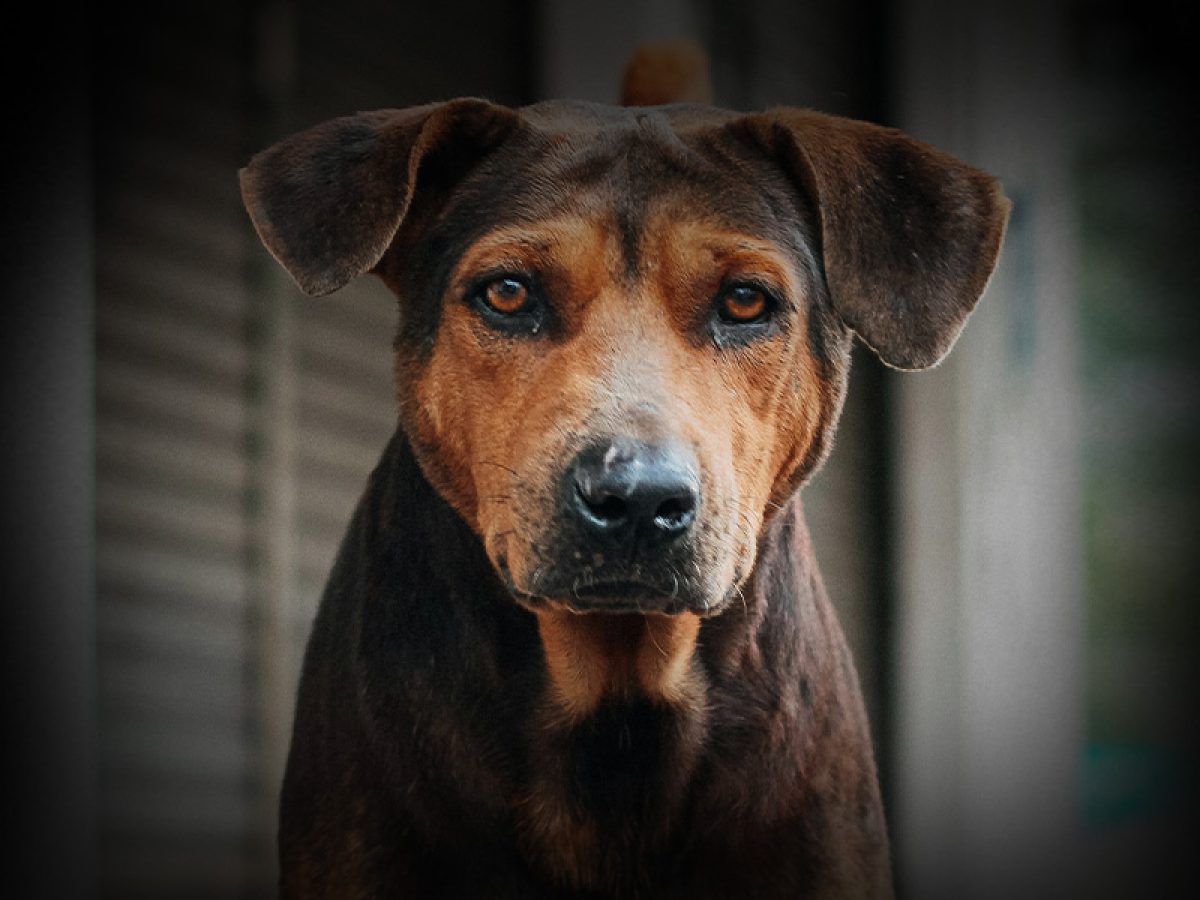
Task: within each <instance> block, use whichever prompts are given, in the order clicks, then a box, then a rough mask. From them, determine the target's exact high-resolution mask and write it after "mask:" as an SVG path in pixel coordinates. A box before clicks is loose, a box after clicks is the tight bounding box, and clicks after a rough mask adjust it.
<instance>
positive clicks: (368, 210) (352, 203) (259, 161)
mask: <svg viewBox="0 0 1200 900" xmlns="http://www.w3.org/2000/svg"><path fill="white" fill-rule="evenodd" d="M516 125H517V115H516V113H515V112H513V111H512V110H511V109H508V108H507V107H503V106H496V105H494V104H492V103H488V102H487V101H485V100H452V101H449V102H447V103H437V104H432V105H429V106H419V107H414V108H411V109H385V110H378V111H376V112H367V113H359V114H358V115H356V116H348V117H346V118H342V119H334V120H333V121H331V122H326V123H324V124H323V125H318V126H316V127H315V128H311V129H309V130H308V131H304V132H301V133H299V134H295V135H292V136H291V137H289V138H285V139H284V140H282V141H280V142H279V143H278V144H275V145H274V146H273V147H270V148H269V149H267V150H264V151H263V152H262V153H259V154H258V155H257V156H255V157H254V158H253V159H252V160H250V164H249V165H248V166H246V168H244V169H242V170H241V173H240V178H241V187H242V201H243V202H244V203H245V204H246V210H247V211H248V212H249V213H250V218H251V220H252V221H253V222H254V227H255V229H256V230H257V231H258V236H259V237H260V238H262V242H263V243H264V244H265V245H266V246H267V249H268V250H270V251H271V254H272V255H273V256H274V257H275V258H276V259H277V260H278V261H279V263H280V264H281V265H282V266H283V267H284V268H285V269H287V271H288V272H289V273H290V274H291V276H292V277H293V278H294V279H295V280H296V283H297V284H298V285H299V286H300V288H301V289H302V290H303V291H304V292H305V293H308V294H314V295H321V294H328V293H330V292H331V291H336V290H337V289H338V288H340V287H342V286H344V285H345V284H346V283H347V282H349V281H350V280H351V279H352V278H354V277H355V276H357V275H361V274H362V273H363V272H366V271H369V270H370V269H372V268H374V266H375V265H376V264H377V263H378V262H379V260H380V259H382V258H383V255H384V253H385V252H387V248H388V247H389V246H390V244H391V242H392V239H393V238H394V237H395V236H396V232H397V230H398V229H399V228H400V223H401V222H402V221H403V220H404V215H405V213H406V212H407V210H408V208H409V204H410V203H411V201H412V197H413V192H414V190H415V189H416V185H417V173H418V171H419V170H420V168H421V164H422V161H423V160H425V159H426V158H427V157H429V156H430V155H431V154H433V153H435V152H437V153H442V152H445V153H448V154H450V155H451V157H452V158H453V159H452V163H453V164H454V165H458V166H460V167H462V168H466V167H467V166H469V165H470V164H471V163H472V162H474V161H476V160H477V159H478V158H479V157H481V156H482V155H483V154H484V153H486V152H487V150H489V149H491V148H492V147H494V146H495V145H496V144H498V143H499V142H500V141H502V140H503V139H504V138H505V137H507V136H508V134H509V133H511V131H512V130H513V129H514V128H515V127H516Z"/></svg>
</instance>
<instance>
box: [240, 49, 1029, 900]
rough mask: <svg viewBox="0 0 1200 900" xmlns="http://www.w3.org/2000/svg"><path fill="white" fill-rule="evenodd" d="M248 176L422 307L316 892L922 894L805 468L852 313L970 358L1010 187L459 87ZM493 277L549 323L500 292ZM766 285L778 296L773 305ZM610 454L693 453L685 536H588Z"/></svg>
mask: <svg viewBox="0 0 1200 900" xmlns="http://www.w3.org/2000/svg"><path fill="white" fill-rule="evenodd" d="M639 65H640V64H639ZM653 68H654V67H653V66H651V67H650V70H653ZM631 71H634V70H631ZM637 71H646V69H645V67H644V66H643V67H642V69H640V70H637ZM672 77H674V76H672ZM645 87H646V86H645V85H642V86H641V87H639V88H638V90H642V88H645ZM652 87H653V85H650V88H652ZM647 90H649V88H647ZM651 93H652V92H651ZM646 96H650V94H646ZM242 185H243V196H244V198H245V200H246V205H247V208H248V209H249V211H250V214H251V217H252V219H253V221H254V223H255V225H256V227H257V228H258V230H259V233H260V235H261V236H262V238H263V240H264V242H265V243H266V244H267V246H268V247H269V248H270V250H271V251H272V252H273V253H274V254H275V255H276V257H277V258H278V259H279V260H280V262H281V263H282V264H283V265H284V266H285V267H286V268H287V269H288V270H289V271H290V272H292V274H293V275H294V276H295V277H296V279H297V281H298V283H299V284H300V285H301V286H302V287H304V288H305V289H306V290H308V291H310V292H314V293H323V292H327V291H329V290H334V289H336V288H337V287H340V286H341V285H342V284H344V283H345V282H346V281H348V280H349V279H350V278H352V277H354V276H355V275H357V274H361V273H363V272H366V271H373V272H374V273H375V274H377V275H378V276H379V277H381V278H382V279H383V281H384V282H385V283H386V284H387V285H388V286H389V287H390V288H391V289H392V290H393V291H394V292H395V293H396V295H397V296H398V298H399V301H400V309H401V327H400V329H399V332H398V334H397V337H396V342H395V349H396V360H395V371H396V385H397V396H398V399H399V423H398V428H397V431H396V434H395V436H394V437H393V439H392V442H391V444H390V445H389V447H388V449H387V450H386V451H385V453H384V456H383V459H382V460H381V462H380V464H379V467H378V468H377V469H376V471H375V473H374V474H373V475H372V478H371V482H370V484H369V485H368V488H367V491H366V493H365V494H364V496H363V499H362V501H361V503H360V505H359V508H358V511H357V512H356V514H355V518H354V521H353V522H352V524H351V527H350V531H349V532H348V534H347V537H346V540H345V542H344V543H343V546H342V549H341V551H340V553H339V557H338V561H337V563H336V565H335V568H334V572H333V573H332V575H331V577H330V581H329V585H328V587H327V589H326V593H325V596H324V599H323V601H322V604H321V608H320V611H319V613H318V617H317V621H316V623H315V624H314V628H313V635H312V639H311V641H310V644H309V649H308V652H307V655H306V659H305V666H304V674H303V678H302V684H301V691H300V698H299V704H298V708H297V715H296V730H295V736H294V739H293V744H292V750H291V754H290V757H289V762H288V771H287V777H286V779H285V783H284V790H283V802H282V806H281V815H280V857H281V866H282V882H281V886H282V893H283V895H284V896H285V897H314V898H315V897H384V896H396V897H405V896H420V897H447V898H449V897H475V896H478V897H483V896H486V897H513V898H516V897H521V898H527V897H535V898H542V897H544V898H566V897H592V898H595V897H613V898H635V897H655V898H668V897H678V898H684V897H686V898H693V900H694V898H704V897H710V898H717V897H733V896H754V897H781V898H782V897H789V898H792V897H820V898H832V897H844V898H863V897H888V896H890V894H891V876H890V865H889V851H888V841H887V833H886V827H885V825H884V819H883V812H882V806H881V803H880V800H879V790H878V785H877V781H876V775H875V766H874V761H873V758H872V754H871V742H870V737H869V732H868V728H867V723H866V717H865V714H864V713H863V708H862V702H861V697H860V695H859V690H858V684H857V679H856V676H855V673H854V667H853V664H852V662H851V659H850V655H849V652H848V650H847V648H846V645H845V641H844V638H843V636H842V634H841V631H840V629H839V627H838V625H837V622H836V618H835V616H834V615H833V611H832V607H831V605H830V603H829V600H828V598H827V597H826V595H825V592H824V588H823V586H822V583H821V580H820V576H819V573H818V572H817V568H816V563H815V559H814V557H813V553H812V547H811V544H810V543H809V540H808V535H807V530H806V528H805V525H804V520H803V512H802V509H801V505H800V502H799V499H798V496H797V489H798V488H799V487H800V486H801V485H802V484H803V483H804V482H805V480H806V479H807V478H808V477H810V476H811V474H812V472H813V471H814V470H815V469H816V467H817V466H818V465H819V464H820V462H821V460H822V459H823V458H824V456H825V455H826V453H827V452H828V448H829V444H830V440H831V436H832V432H833V428H834V425H835V423H836V421H837V417H838V414H839V412H840V408H841V403H842V398H843V396H844V392H845V387H846V378H847V369H848V360H849V342H850V339H851V337H852V336H853V335H854V334H858V335H859V336H860V337H862V338H863V339H864V340H865V341H866V342H867V343H868V344H869V345H870V346H871V347H872V348H873V349H874V350H875V351H876V352H877V353H878V354H879V355H880V356H881V357H882V358H883V359H884V361H885V362H888V363H889V364H892V365H895V366H897V367H901V368H914V367H923V366H928V365H931V364H933V363H935V362H936V361H937V360H938V359H940V358H941V356H942V355H944V354H945V352H947V351H948V350H949V348H950V346H951V344H952V343H953V341H954V339H955V337H956V336H957V334H958V332H959V330H960V329H961V327H962V325H963V322H964V321H965V319H966V317H967V315H968V314H969V313H970V310H971V308H972V307H973V306H974V303H975V302H976V300H977V299H978V296H979V294H980V293H981V292H982V290H983V287H984V284H985V283H986V280H987V277H988V275H989V273H990V272H991V269H992V267H993V266H994V264H995V259H996V255H997V253H998V252H999V245H1000V240H1001V237H1002V234H1003V229H1004V223H1005V220H1006V215H1007V202H1006V201H1004V199H1003V198H1002V197H1001V196H1000V194H999V191H998V188H997V186H996V184H995V182H994V180H993V179H991V178H990V177H988V176H986V175H984V174H983V173H981V172H978V171H977V170H974V169H971V168H970V167H968V166H965V165H963V164H962V163H960V162H958V161H956V160H953V159H952V158H950V157H948V156H946V155H945V154H942V153H940V152H939V151H936V150H934V149H933V148H930V147H927V146H926V145H923V144H920V143H918V142H916V141H913V140H912V139H910V138H907V137H905V136H903V135H901V134H899V133H898V132H894V131H890V130H888V129H882V128H878V127H876V126H871V125H867V124H865V123H858V122H849V121H847V120H842V119H835V118H832V117H827V116H822V115H820V114H817V113H813V112H811V111H804V110H775V111H772V112H770V113H762V114H751V115H742V114H738V113H732V112H728V111H724V110H717V109H713V108H711V107H704V106H684V105H681V106H668V107H652V108H650V109H646V110H620V109H613V108H608V107H601V106H595V105H590V104H575V103H563V102H559V103H549V104H539V105H536V106H533V107H527V108H525V109H521V110H512V109H507V108H504V107H500V106H496V105H494V104H490V103H487V102H485V101H479V100H459V101H453V102H451V103H447V104H440V105H433V106H429V107H422V108H419V109H413V110H400V111H380V112H376V113H369V114H363V115H361V116H358V117H352V118H349V119H342V120H337V121H335V122H332V123H327V124H325V125H323V126H318V127H317V128H316V129H313V130H311V131H310V132H306V133H304V134H301V135H297V136H294V137H292V138H289V139H287V140H286V141H284V142H281V143H280V144H279V145H277V146H276V147H274V148H271V149H270V150H268V151H266V152H265V153H263V154H260V155H259V156H258V157H256V158H255V159H254V160H253V161H252V162H251V164H250V166H249V167H248V168H247V169H246V170H245V171H244V172H243V176H242ZM914 260H917V262H914ZM498 278H499V279H502V278H518V279H521V280H522V282H521V283H522V285H523V287H522V288H521V291H522V292H521V293H518V296H522V297H524V296H528V297H531V298H534V300H536V306H534V307H531V308H532V309H536V310H537V312H536V315H534V314H533V313H530V314H529V315H528V316H526V317H525V318H521V317H520V316H517V317H516V318H514V317H513V316H512V315H510V314H509V313H508V312H506V313H505V314H504V315H497V314H495V313H494V312H489V311H488V308H487V306H486V303H485V302H484V301H483V300H481V297H482V296H483V294H481V287H482V286H485V285H490V284H495V283H496V282H495V280H496V279H498ZM739 284H741V285H745V284H752V285H754V286H755V290H761V291H763V292H764V295H769V296H770V298H771V302H770V305H769V315H766V316H764V317H763V318H762V319H761V321H755V322H753V323H750V324H749V325H745V327H743V324H742V323H737V324H731V323H730V322H729V321H727V320H725V319H722V318H721V316H720V314H719V309H720V302H721V298H722V297H723V296H724V295H725V292H727V291H729V290H731V287H730V285H739ZM514 308H516V307H514ZM509 312H511V311H509ZM596 446H599V447H600V448H601V449H603V448H604V447H608V452H606V453H605V456H604V465H605V466H606V467H607V466H608V465H610V461H611V459H616V458H618V456H615V455H613V454H616V453H617V450H618V449H619V448H628V447H640V448H645V447H652V448H659V449H658V450H656V451H655V452H660V451H661V452H662V453H667V451H668V450H669V451H670V453H671V454H674V455H673V456H672V457H671V458H672V459H676V458H678V459H680V460H684V461H685V462H686V466H684V464H683V463H680V465H681V466H683V468H682V469H680V471H685V472H686V473H687V476H688V478H689V479H692V480H691V481H688V482H687V483H688V484H689V488H688V489H689V491H691V492H692V493H691V494H689V496H694V498H695V502H696V512H695V518H694V522H692V521H690V520H689V524H688V525H687V530H686V532H685V536H684V537H682V538H680V539H678V540H676V541H675V542H674V543H672V544H670V545H668V546H667V547H666V549H658V550H655V551H654V552H653V553H651V551H650V550H649V549H647V545H639V544H638V542H637V541H634V542H633V543H632V544H631V545H630V546H622V547H621V548H620V552H616V551H614V549H613V546H612V545H610V544H603V543H600V542H598V541H591V542H589V539H586V537H585V532H584V531H583V530H581V529H584V527H585V526H584V525H582V524H580V522H581V520H580V518H579V517H580V513H579V512H578V504H579V500H578V498H577V497H576V496H575V495H574V494H575V492H576V491H578V490H579V488H578V482H577V481H572V478H577V476H575V475H573V474H572V473H574V472H576V468H574V467H577V466H579V465H581V463H580V462H579V461H580V460H582V459H584V458H585V457H586V454H587V453H588V452H589V448H593V447H596ZM662 448H667V449H662ZM621 452H626V451H625V450H622V451H621ZM628 452H629V453H633V452H634V451H632V450H629V451H628ZM637 452H643V451H641V450H639V451H637ZM644 452H649V451H644ZM572 485H575V487H574V488H573V487H572ZM589 527H590V526H589ZM623 584H624V585H628V584H633V585H634V588H633V589H632V593H630V590H631V589H630V588H628V587H626V588H621V590H622V591H624V593H622V594H613V595H612V596H611V597H610V596H608V595H607V594H605V593H604V592H605V591H610V590H611V591H617V590H618V588H617V587H613V585H623ZM597 591H599V594H598V593H597ZM597 597H600V598H601V599H599V600H598V599H597Z"/></svg>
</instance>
